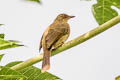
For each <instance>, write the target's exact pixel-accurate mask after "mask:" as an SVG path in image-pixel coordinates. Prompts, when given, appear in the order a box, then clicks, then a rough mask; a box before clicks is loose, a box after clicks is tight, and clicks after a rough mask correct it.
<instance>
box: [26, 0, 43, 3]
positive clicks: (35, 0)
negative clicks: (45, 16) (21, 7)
mask: <svg viewBox="0 0 120 80" xmlns="http://www.w3.org/2000/svg"><path fill="white" fill-rule="evenodd" d="M25 1H30V2H36V3H39V4H40V3H41V2H40V0H25Z"/></svg>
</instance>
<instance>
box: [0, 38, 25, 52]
mask: <svg viewBox="0 0 120 80" xmlns="http://www.w3.org/2000/svg"><path fill="white" fill-rule="evenodd" d="M16 43H18V41H13V40H12V41H11V40H9V41H7V40H3V39H0V50H2V49H8V48H14V47H19V46H23V45H19V44H16Z"/></svg>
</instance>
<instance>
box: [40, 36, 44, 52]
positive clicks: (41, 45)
mask: <svg viewBox="0 0 120 80" xmlns="http://www.w3.org/2000/svg"><path fill="white" fill-rule="evenodd" d="M42 38H43V35H42V37H41V40H40V47H39V52H40V50H41V48H42Z"/></svg>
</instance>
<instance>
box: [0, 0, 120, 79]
mask: <svg viewBox="0 0 120 80" xmlns="http://www.w3.org/2000/svg"><path fill="white" fill-rule="evenodd" d="M42 3H43V4H42V5H39V4H37V3H30V2H24V1H22V0H1V1H0V23H1V24H5V26H3V27H2V28H0V31H1V32H4V33H5V34H6V35H5V39H7V40H11V39H12V40H19V41H21V43H22V44H24V45H26V47H19V48H13V49H8V50H4V51H0V53H5V54H6V55H5V56H4V58H3V60H2V63H1V64H2V65H5V64H7V63H9V62H12V61H24V60H27V59H29V58H31V57H34V56H36V55H39V52H38V49H39V43H40V38H41V36H42V33H43V32H44V30H45V29H46V28H47V26H49V25H50V24H51V23H52V22H53V20H54V19H55V17H56V16H57V15H58V14H60V13H66V14H69V15H74V16H76V17H75V18H74V19H71V20H70V21H69V24H70V27H71V35H70V37H69V39H68V41H69V40H72V39H74V38H76V37H78V36H80V35H81V34H83V33H85V32H88V31H89V30H91V29H93V28H95V27H97V26H98V24H97V22H96V20H95V19H94V17H93V15H92V12H91V7H92V5H93V4H95V3H96V0H92V1H80V0H42ZM119 42H120V24H118V25H116V26H114V27H112V28H111V29H109V30H107V31H105V32H103V33H102V34H100V35H98V36H96V37H94V38H92V39H90V40H88V41H86V42H84V43H82V44H80V45H78V46H76V47H73V48H71V49H69V50H67V51H64V52H62V53H60V54H58V55H56V56H54V57H52V58H51V69H50V70H49V72H50V73H52V74H55V75H57V76H59V77H60V78H62V79H63V80H114V78H115V77H116V76H118V75H120V62H119V61H120V43H119ZM35 66H37V67H39V68H41V63H37V64H35Z"/></svg>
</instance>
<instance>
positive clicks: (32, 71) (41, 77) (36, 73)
mask: <svg viewBox="0 0 120 80" xmlns="http://www.w3.org/2000/svg"><path fill="white" fill-rule="evenodd" d="M20 62H21V61H16V62H11V63H9V64H7V65H6V67H12V66H14V65H16V64H19V63H20ZM19 72H20V73H21V74H22V75H24V76H26V77H27V80H61V79H60V78H58V77H57V76H55V75H52V74H50V73H48V72H45V73H41V70H40V69H39V68H37V67H34V66H29V67H27V68H24V69H22V70H20V71H19Z"/></svg>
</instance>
